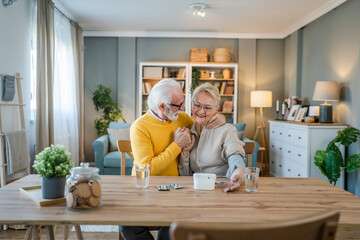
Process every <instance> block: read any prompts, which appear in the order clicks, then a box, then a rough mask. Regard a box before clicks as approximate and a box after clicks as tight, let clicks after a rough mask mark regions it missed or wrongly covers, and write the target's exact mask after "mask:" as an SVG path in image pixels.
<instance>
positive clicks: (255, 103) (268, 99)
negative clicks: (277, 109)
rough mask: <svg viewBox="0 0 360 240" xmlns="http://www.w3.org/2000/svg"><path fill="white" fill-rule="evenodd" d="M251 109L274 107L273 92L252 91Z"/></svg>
mask: <svg viewBox="0 0 360 240" xmlns="http://www.w3.org/2000/svg"><path fill="white" fill-rule="evenodd" d="M250 97H251V98H250V105H251V107H272V92H271V91H251V95H250Z"/></svg>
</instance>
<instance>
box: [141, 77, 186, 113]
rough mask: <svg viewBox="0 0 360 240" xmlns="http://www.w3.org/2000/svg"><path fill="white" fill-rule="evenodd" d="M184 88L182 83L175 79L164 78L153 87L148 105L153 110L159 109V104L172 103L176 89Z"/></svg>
mask: <svg viewBox="0 0 360 240" xmlns="http://www.w3.org/2000/svg"><path fill="white" fill-rule="evenodd" d="M177 89H180V90H181V91H182V88H181V86H180V84H179V83H178V82H177V81H175V80H173V79H163V80H161V81H159V82H158V83H156V84H155V85H154V87H153V88H152V89H151V91H150V94H149V97H148V100H147V101H148V107H149V108H150V109H151V110H153V111H159V105H160V104H162V103H164V104H170V103H171V100H172V94H173V92H174V91H175V90H177Z"/></svg>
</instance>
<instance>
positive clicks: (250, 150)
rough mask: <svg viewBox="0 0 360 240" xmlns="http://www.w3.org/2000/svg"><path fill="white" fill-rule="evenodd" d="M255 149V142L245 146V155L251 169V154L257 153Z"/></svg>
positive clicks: (247, 143)
mask: <svg viewBox="0 0 360 240" xmlns="http://www.w3.org/2000/svg"><path fill="white" fill-rule="evenodd" d="M255 147H256V146H255V143H254V142H246V143H245V145H244V150H245V155H246V156H247V166H248V167H251V154H252V153H254V152H255ZM255 167H256V166H255Z"/></svg>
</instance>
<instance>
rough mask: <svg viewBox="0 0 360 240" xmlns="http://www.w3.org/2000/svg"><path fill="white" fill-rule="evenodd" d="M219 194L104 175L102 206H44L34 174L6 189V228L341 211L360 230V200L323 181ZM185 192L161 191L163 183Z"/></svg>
mask: <svg viewBox="0 0 360 240" xmlns="http://www.w3.org/2000/svg"><path fill="white" fill-rule="evenodd" d="M217 180H218V181H224V182H225V183H224V184H222V185H216V187H215V190H212V191H206V190H195V189H194V187H193V178H192V177H190V176H186V177H185V176H184V177H160V176H150V185H149V187H148V188H147V189H137V188H136V179H135V177H132V176H109V175H107V176H101V188H102V206H101V207H100V208H99V209H96V210H92V211H72V210H69V209H67V208H66V206H65V203H58V204H54V205H47V206H39V205H38V204H37V203H36V202H34V201H33V200H32V199H30V198H29V197H28V196H27V195H26V194H24V193H22V192H21V191H20V190H19V189H20V188H21V187H31V186H37V185H40V182H41V178H40V176H39V175H28V176H26V177H24V178H22V179H20V180H18V181H16V182H13V183H11V184H9V185H6V186H4V187H2V188H0V224H26V225H56V224H69V225H80V224H81V225H86V224H88V225H126V226H169V225H170V224H171V223H172V222H175V221H191V222H237V223H249V222H258V223H260V222H272V221H287V220H290V219H296V218H299V217H305V216H307V215H310V214H313V213H316V212H322V211H325V210H330V209H336V210H338V211H339V212H340V220H339V225H343V226H351V227H352V228H353V229H355V231H356V230H359V236H358V237H360V198H359V197H357V196H355V195H353V194H351V193H349V192H347V191H345V190H343V189H340V188H338V187H335V186H333V185H331V184H329V183H327V182H325V181H323V180H321V179H318V178H273V177H260V179H259V187H258V192H256V193H247V192H245V190H244V186H241V188H240V189H239V190H237V191H234V192H228V193H225V192H223V188H224V187H225V186H226V183H227V182H228V181H229V180H228V179H226V178H218V179H217ZM170 184H177V185H180V186H182V188H181V189H170V191H159V190H158V188H157V186H158V185H170Z"/></svg>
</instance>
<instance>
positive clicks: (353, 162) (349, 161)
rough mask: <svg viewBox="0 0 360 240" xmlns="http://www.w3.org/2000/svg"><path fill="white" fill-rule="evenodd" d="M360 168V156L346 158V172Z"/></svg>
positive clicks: (354, 155)
mask: <svg viewBox="0 0 360 240" xmlns="http://www.w3.org/2000/svg"><path fill="white" fill-rule="evenodd" d="M357 168H360V154H353V155H351V156H349V157H348V158H346V171H347V172H348V173H350V172H353V171H355V170H356V169H357Z"/></svg>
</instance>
